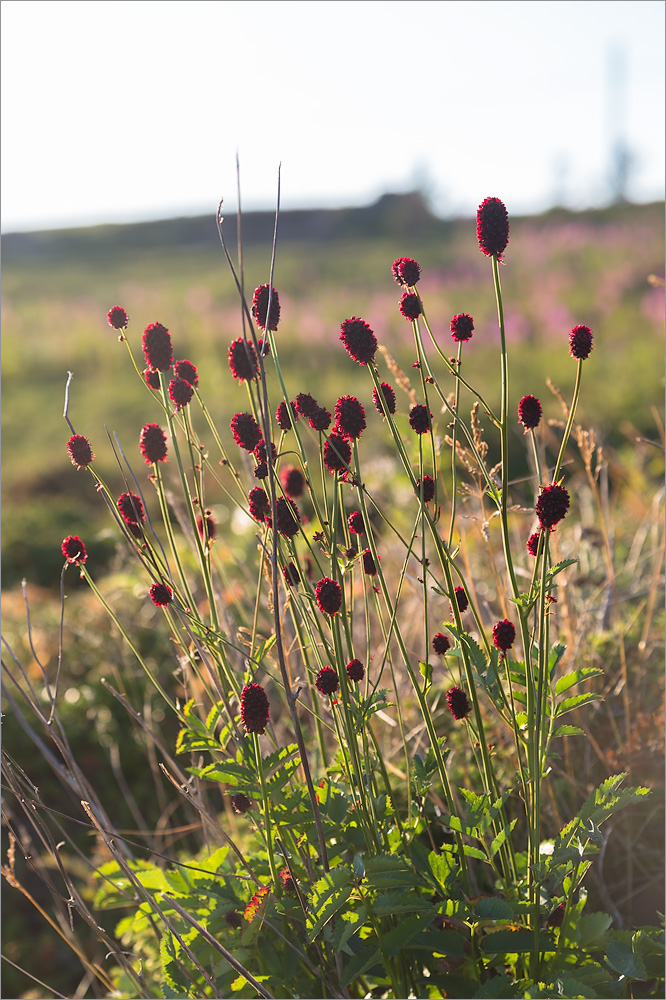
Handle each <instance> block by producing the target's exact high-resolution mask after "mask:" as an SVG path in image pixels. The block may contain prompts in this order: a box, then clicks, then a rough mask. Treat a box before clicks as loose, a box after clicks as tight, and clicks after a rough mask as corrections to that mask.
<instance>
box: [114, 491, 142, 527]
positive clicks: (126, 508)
mask: <svg viewBox="0 0 666 1000" xmlns="http://www.w3.org/2000/svg"><path fill="white" fill-rule="evenodd" d="M117 506H118V510H119V511H120V513H121V514H122V516H123V519H124V520H125V521H126V522H127V524H143V522H144V521H145V520H146V515H145V513H144V510H143V504H142V503H141V500H140V498H139V497H137V496H135V495H134V493H132V492H129V493H121V495H120V496H119V497H118V505H117Z"/></svg>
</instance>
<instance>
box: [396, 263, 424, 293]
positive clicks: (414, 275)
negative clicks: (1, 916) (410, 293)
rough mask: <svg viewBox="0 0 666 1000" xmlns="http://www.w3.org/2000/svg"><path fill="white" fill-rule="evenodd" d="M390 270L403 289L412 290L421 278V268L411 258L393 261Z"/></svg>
mask: <svg viewBox="0 0 666 1000" xmlns="http://www.w3.org/2000/svg"><path fill="white" fill-rule="evenodd" d="M391 270H392V271H393V277H394V278H395V280H396V281H397V282H398V284H399V285H403V287H405V288H413V287H414V285H415V284H416V282H417V281H418V280H419V278H420V277H421V268H420V267H419V265H418V264H417V263H416V261H415V260H412V259H411V257H398V259H397V260H394V261H393V266H392V267H391Z"/></svg>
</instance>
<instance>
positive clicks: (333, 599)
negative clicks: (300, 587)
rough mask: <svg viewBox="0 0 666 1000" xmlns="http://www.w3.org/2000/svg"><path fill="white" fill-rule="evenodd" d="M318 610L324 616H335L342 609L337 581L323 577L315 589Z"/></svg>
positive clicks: (340, 591) (340, 590) (340, 592)
mask: <svg viewBox="0 0 666 1000" xmlns="http://www.w3.org/2000/svg"><path fill="white" fill-rule="evenodd" d="M315 597H316V598H317V604H318V606H319V610H320V611H322V612H323V613H324V614H325V615H331V617H332V616H333V615H337V613H338V611H339V610H340V608H341V607H342V589H341V587H340V584H339V583H338V582H337V580H331V579H330V578H329V577H327V576H325V577H324V578H323V580H320V581H319V583H318V584H317V586H316V587H315Z"/></svg>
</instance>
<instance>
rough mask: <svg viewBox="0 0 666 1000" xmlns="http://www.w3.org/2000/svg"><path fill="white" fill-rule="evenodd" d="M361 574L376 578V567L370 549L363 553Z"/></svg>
mask: <svg viewBox="0 0 666 1000" xmlns="http://www.w3.org/2000/svg"><path fill="white" fill-rule="evenodd" d="M363 572H364V573H365V574H366V576H377V567H376V566H375V560H374V559H373V558H372V552H371V550H370V549H366V550H365V552H364V553H363Z"/></svg>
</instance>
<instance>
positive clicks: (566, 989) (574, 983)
mask: <svg viewBox="0 0 666 1000" xmlns="http://www.w3.org/2000/svg"><path fill="white" fill-rule="evenodd" d="M555 982H556V984H557V992H558V995H559V996H561V997H576V1000H578V998H582V1000H586V998H587V997H590V1000H594V998H595V997H598V996H599V994H598V993H597V992H596V990H594V989H593V988H592V987H591V986H587V985H586V984H585V983H582V982H581V981H580V979H578V978H577V977H576V976H562V977H561V979H557V980H556V981H555Z"/></svg>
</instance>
